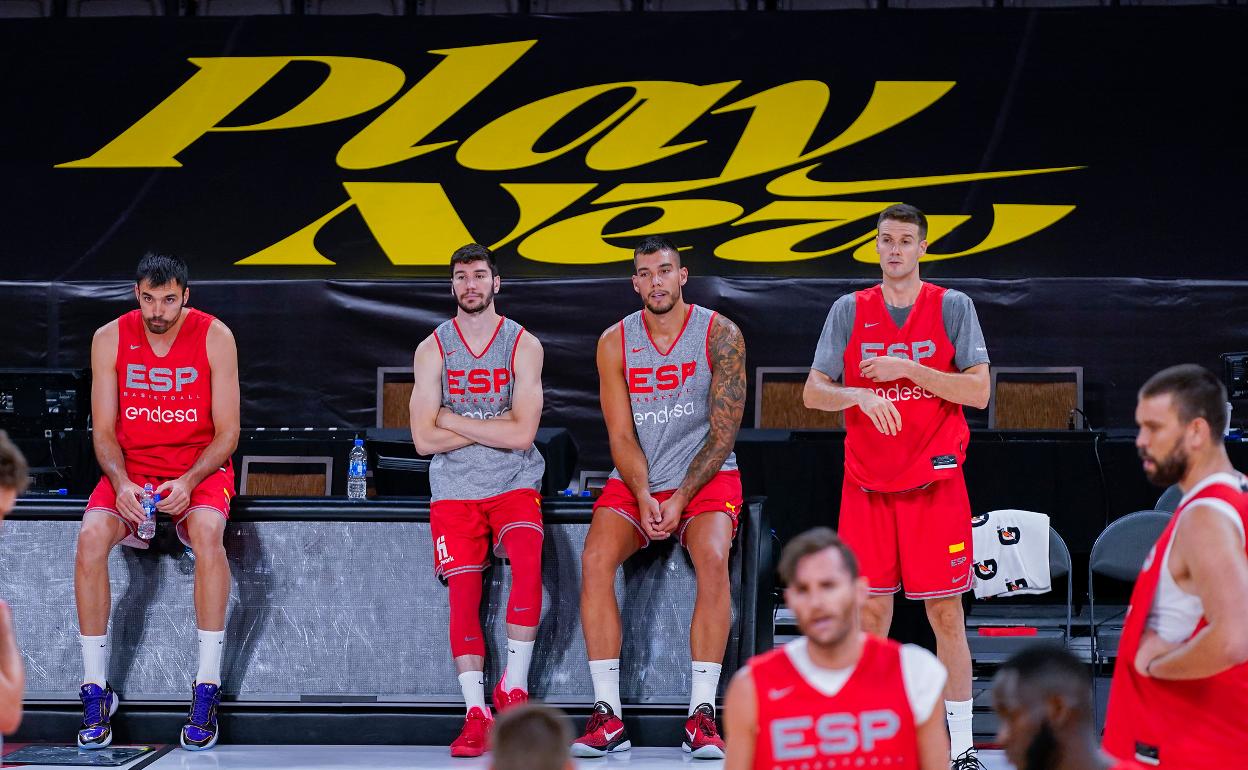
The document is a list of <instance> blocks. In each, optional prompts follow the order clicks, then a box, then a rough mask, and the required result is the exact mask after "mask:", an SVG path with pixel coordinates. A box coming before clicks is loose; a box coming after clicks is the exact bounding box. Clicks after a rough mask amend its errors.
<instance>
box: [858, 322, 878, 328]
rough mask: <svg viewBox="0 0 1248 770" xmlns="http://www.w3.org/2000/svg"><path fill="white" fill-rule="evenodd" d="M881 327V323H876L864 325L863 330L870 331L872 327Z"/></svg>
mask: <svg viewBox="0 0 1248 770" xmlns="http://www.w3.org/2000/svg"><path fill="white" fill-rule="evenodd" d="M879 325H880V322H879V321H876V322H874V323H869V324H863V325H862V328H864V329H870V328H871V327H872V326H879Z"/></svg>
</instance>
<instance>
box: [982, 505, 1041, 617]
mask: <svg viewBox="0 0 1248 770" xmlns="http://www.w3.org/2000/svg"><path fill="white" fill-rule="evenodd" d="M971 541H972V543H974V546H975V551H974V553H975V564H974V569H972V570H971V574H972V575H973V576H974V588H975V598H977V599H983V598H985V597H988V596H1009V595H1012V594H1044V593H1048V592H1049V589H1050V588H1052V585H1053V579H1052V577H1051V576H1050V575H1049V517H1048V515H1047V514H1044V513H1036V512H1034V511H1016V510H1009V509H1007V510H1002V511H991V512H989V513H983V514H980V515H978V516H974V517H972V518H971Z"/></svg>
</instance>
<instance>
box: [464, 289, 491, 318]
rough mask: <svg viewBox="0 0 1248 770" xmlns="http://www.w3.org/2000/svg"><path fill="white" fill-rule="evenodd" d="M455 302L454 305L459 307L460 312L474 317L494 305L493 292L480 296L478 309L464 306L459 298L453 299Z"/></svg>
mask: <svg viewBox="0 0 1248 770" xmlns="http://www.w3.org/2000/svg"><path fill="white" fill-rule="evenodd" d="M455 302H456V304H458V305H459V309H460V310H462V311H464V312H465V313H468V314H470V315H476V314H477V313H481V312H484V311H485V309H486V308H488V307H489V306H490V305H492V304H494V292H492V291H491V292H488V293H486V294H484V295H482V296H481V304H480V305H479V306H478V307H469V306H468V305H466V304H464V301H463V300H462V299H460V298H459V297H456V298H455Z"/></svg>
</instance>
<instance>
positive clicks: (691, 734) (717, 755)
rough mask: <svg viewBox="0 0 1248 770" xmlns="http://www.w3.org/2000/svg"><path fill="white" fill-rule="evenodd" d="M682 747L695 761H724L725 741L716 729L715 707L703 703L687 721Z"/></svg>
mask: <svg viewBox="0 0 1248 770" xmlns="http://www.w3.org/2000/svg"><path fill="white" fill-rule="evenodd" d="M680 747H681V748H682V749H684V750H685V751H687V752H689V754H690V756H692V757H693V758H694V759H723V758H724V739H723V738H720V737H719V729H718V728H716V727H715V707H714V706H712V705H711V704H709V703H703V704H701V705H699V706H698V707H697V708H696V709H694V710H693V714H691V715H690V716H689V718H688V719H687V720H685V740H684V742H683V743H681V744H680Z"/></svg>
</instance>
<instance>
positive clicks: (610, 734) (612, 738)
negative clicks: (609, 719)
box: [604, 727, 624, 741]
mask: <svg viewBox="0 0 1248 770" xmlns="http://www.w3.org/2000/svg"><path fill="white" fill-rule="evenodd" d="M622 732H624V728H623V727H621V728H620V729H618V730H616V731H615V732H613V733H604V735H605V736H606V738H607V740H609V741H613V740H615V738H616V736H618V735H619V734H620V733H622Z"/></svg>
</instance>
